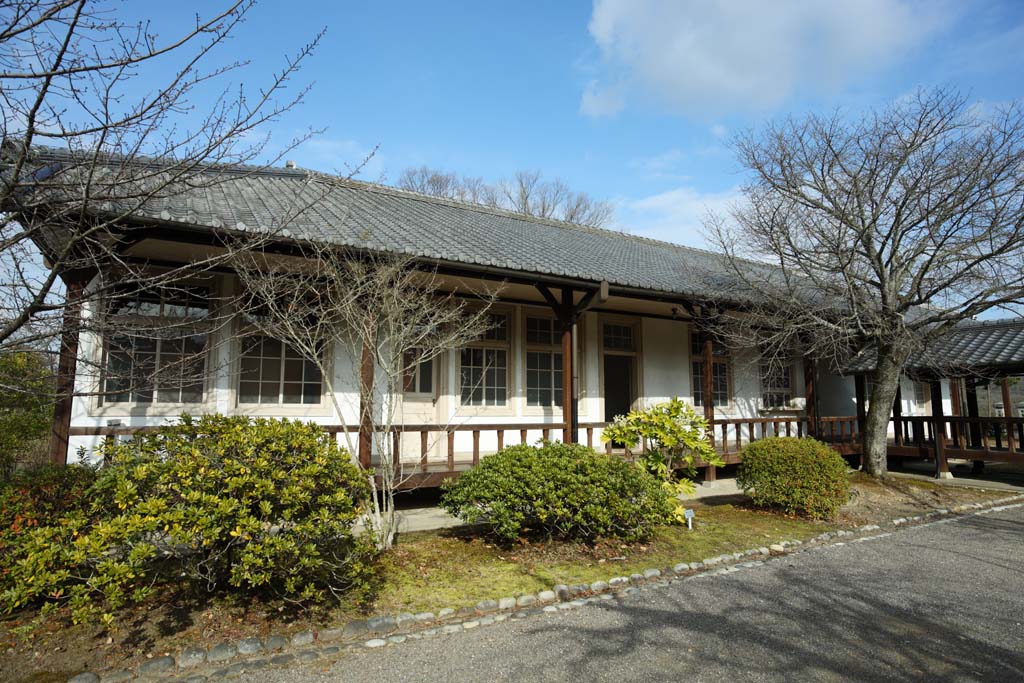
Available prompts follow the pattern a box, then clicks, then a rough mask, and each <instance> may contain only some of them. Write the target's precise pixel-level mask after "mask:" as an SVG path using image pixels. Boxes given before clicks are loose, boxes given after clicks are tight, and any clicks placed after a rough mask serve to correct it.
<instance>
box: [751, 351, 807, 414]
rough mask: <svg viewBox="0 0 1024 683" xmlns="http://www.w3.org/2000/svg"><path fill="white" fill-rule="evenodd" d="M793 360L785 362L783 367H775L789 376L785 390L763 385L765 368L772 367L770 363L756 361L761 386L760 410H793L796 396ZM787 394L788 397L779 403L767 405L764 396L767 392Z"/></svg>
mask: <svg viewBox="0 0 1024 683" xmlns="http://www.w3.org/2000/svg"><path fill="white" fill-rule="evenodd" d="M794 365H795V364H794V363H793V362H787V363H786V364H785V365H784V366H783V367H781V368H777V369H780V370H782V371H783V372H785V374H786V376H787V377H788V378H789V388H788V389H787V390H785V391H783V390H781V389H775V388H768V387H766V386H765V370H766V369H767V370H770V369H771V368H772V364H771V363H764V362H758V364H757V379H758V382H759V384H760V388H761V395H760V397H759V399H760V401H761V409H762V410H795V409H796V405H795V401H796V399H797V398H798V396H797V394H796V368H795V367H794ZM769 393H772V394H789V399H788V400H787V401H786V402H785V403H782V404H781V405H769V404H768V402H767V401H766V400H765V397H766V396H767V395H768V394H769Z"/></svg>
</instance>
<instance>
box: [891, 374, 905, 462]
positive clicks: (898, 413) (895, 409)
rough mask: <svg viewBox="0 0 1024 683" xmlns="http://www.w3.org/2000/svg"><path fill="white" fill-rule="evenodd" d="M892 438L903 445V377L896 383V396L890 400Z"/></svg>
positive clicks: (898, 444)
mask: <svg viewBox="0 0 1024 683" xmlns="http://www.w3.org/2000/svg"><path fill="white" fill-rule="evenodd" d="M892 427H893V438H894V439H895V441H896V445H897V446H902V445H903V378H902V377H901V378H900V381H899V382H898V383H897V384H896V398H895V399H893V402H892Z"/></svg>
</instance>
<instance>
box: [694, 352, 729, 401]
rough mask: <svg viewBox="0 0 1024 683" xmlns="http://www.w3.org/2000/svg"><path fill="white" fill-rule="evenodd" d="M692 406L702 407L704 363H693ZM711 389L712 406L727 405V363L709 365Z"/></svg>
mask: <svg viewBox="0 0 1024 683" xmlns="http://www.w3.org/2000/svg"><path fill="white" fill-rule="evenodd" d="M692 369H693V404H694V405H695V406H703V405H704V361H694V362H693V368H692ZM711 389H712V391H713V392H714V396H713V398H714V405H716V406H725V405H728V404H729V363H728V362H724V361H723V362H717V361H716V362H713V363H712V364H711Z"/></svg>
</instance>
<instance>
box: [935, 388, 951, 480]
mask: <svg viewBox="0 0 1024 683" xmlns="http://www.w3.org/2000/svg"><path fill="white" fill-rule="evenodd" d="M931 390H932V436H933V437H934V440H935V478H936V479H948V478H952V476H953V475H952V474H950V472H949V463H947V462H946V421H945V418H944V417H943V414H942V381H941V380H938V379H937V380H934V381H932V382H931Z"/></svg>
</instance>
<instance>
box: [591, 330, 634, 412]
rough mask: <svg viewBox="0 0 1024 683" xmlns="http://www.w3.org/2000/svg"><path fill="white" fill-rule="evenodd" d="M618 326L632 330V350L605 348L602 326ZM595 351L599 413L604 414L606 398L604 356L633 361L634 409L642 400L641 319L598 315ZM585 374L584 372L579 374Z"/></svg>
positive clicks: (632, 390) (632, 389)
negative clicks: (625, 357)
mask: <svg viewBox="0 0 1024 683" xmlns="http://www.w3.org/2000/svg"><path fill="white" fill-rule="evenodd" d="M605 325H619V326H622V327H629V328H631V329H632V330H633V350H632V351H627V350H625V349H618V348H613V347H608V346H605V343H604V326H605ZM596 332H597V339H596V341H597V349H598V354H597V355H598V359H597V366H598V369H597V371H598V384H599V395H600V396H599V397H600V400H601V405H602V408H601V413H602V415H603V413H604V401H605V398H606V396H607V393H606V388H605V377H604V358H605V356H629V357H630V358H632V359H633V376H632V378H630V382H631V392H632V394H633V401H632V403H631V404H630V405H631V409H635V408H636V407H637V405H638V404H642V402H643V400H644V354H643V317H642V316H641V315H635V316H634V315H628V314H619V313H599V314H598V315H597V331H596ZM580 374H581V375H582V374H586V373H585V372H581V373H580Z"/></svg>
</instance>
